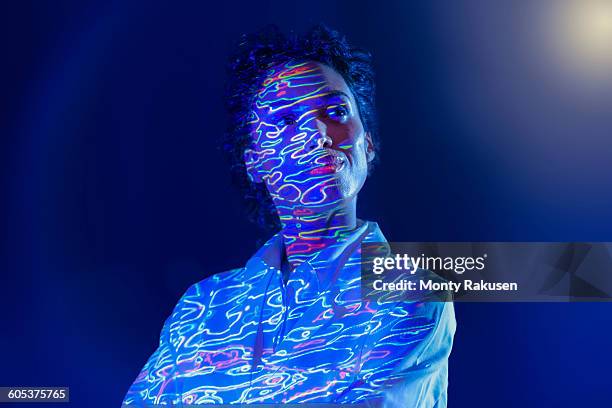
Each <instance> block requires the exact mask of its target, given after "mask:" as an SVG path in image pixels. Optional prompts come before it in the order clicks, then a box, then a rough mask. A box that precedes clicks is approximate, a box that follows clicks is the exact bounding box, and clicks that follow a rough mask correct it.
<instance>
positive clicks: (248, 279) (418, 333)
mask: <svg viewBox="0 0 612 408" xmlns="http://www.w3.org/2000/svg"><path fill="white" fill-rule="evenodd" d="M370 227H371V225H367V224H366V225H364V226H363V227H362V228H360V231H359V232H358V234H357V237H355V236H353V237H352V238H351V245H352V246H351V248H349V249H348V250H344V251H343V253H342V255H339V256H337V257H333V256H332V255H331V254H330V252H333V251H335V250H336V249H337V248H330V249H329V250H325V252H326V253H325V255H326V257H327V259H329V260H330V262H329V265H328V267H329V268H330V269H331V270H332V271H334V273H333V274H334V275H335V276H336V279H335V280H334V282H333V285H331V286H329V287H328V288H326V289H325V288H321V287H317V285H318V284H317V281H316V278H315V276H316V275H314V274H312V273H311V269H309V268H308V267H307V266H306V265H302V266H301V267H299V268H298V269H297V270H296V271H295V274H294V275H292V277H291V279H290V282H289V283H288V284H287V285H283V284H282V276H281V271H280V270H279V265H278V262H279V257H280V251H282V243H281V240H280V236H278V235H277V236H275V237H274V238H273V239H272V240H270V241H268V243H266V245H264V247H263V248H262V250H260V252H259V253H258V254H256V255H255V256H254V257H253V258H251V260H250V261H249V262H248V263H247V266H246V267H245V268H243V269H237V270H233V271H229V272H226V273H223V274H219V275H214V276H213V277H211V278H209V279H206V280H204V281H202V282H200V283H198V284H196V285H194V286H192V287H191V288H190V289H189V290H188V291H187V293H186V294H185V295H184V296H183V298H182V299H181V301H180V302H179V303H178V305H177V306H176V308H175V310H174V313H173V315H172V317H171V318H170V319H169V320H168V321H167V322H166V325H165V327H164V330H163V332H162V336H161V338H162V341H161V343H160V347H159V348H158V350H157V351H156V352H155V354H153V356H152V357H151V358H150V359H149V361H148V362H147V364H146V366H145V368H144V369H143V371H142V373H141V374H140V376H139V377H138V378H137V379H136V382H135V383H134V385H133V386H132V388H131V389H130V391H129V392H128V394H127V396H126V399H125V402H126V403H130V402H139V401H144V402H146V403H155V404H163V403H170V402H172V403H179V402H182V403H188V404H203V403H244V404H248V403H298V402H299V403H305V402H314V403H316V402H328V403H331V402H334V403H356V402H360V401H363V400H366V399H370V398H372V397H375V396H376V395H377V394H378V393H379V392H382V391H384V390H385V389H388V387H390V386H391V385H392V384H397V383H398V382H400V381H402V380H404V379H405V378H409V379H410V381H411V383H412V382H418V380H419V378H420V377H419V376H421V375H423V376H426V377H427V376H432V372H433V371H432V368H431V367H435V364H436V361H437V360H436V359H437V358H440V357H442V356H444V353H445V350H444V349H440V348H437V347H434V348H431V349H426V350H425V351H421V352H419V356H418V359H417V360H418V363H419V367H421V366H422V367H430V368H427V369H423V370H420V369H417V367H412V366H411V364H414V363H413V362H412V360H410V359H409V360H407V358H408V357H407V356H410V355H411V352H412V351H414V350H415V349H419V347H420V345H422V344H424V343H425V342H437V341H439V342H442V344H443V341H442V340H441V339H438V338H436V339H432V338H431V336H432V335H433V334H434V333H435V334H436V336H446V335H447V332H446V331H445V330H446V328H445V327H442V328H440V329H439V330H435V328H436V324H437V321H438V319H439V316H436V312H435V310H439V309H437V306H435V305H434V304H431V303H429V304H424V303H405V302H402V303H388V304H380V303H370V302H367V301H361V300H360V299H359V289H360V279H359V276H360V275H359V274H360V265H359V260H360V255H359V251H354V250H355V248H359V244H360V242H361V241H362V240H363V241H364V242H380V241H381V240H384V237H382V235H381V234H380V231H379V230H378V229H377V228H375V229H374V228H370ZM353 251H354V252H353ZM349 255H350V256H349ZM438 305H439V304H438ZM430 354H434V355H435V356H434V357H435V358H434V359H433V360H430V359H431V358H432V356H431V355H430ZM400 366H401V369H400V368H399V367H400ZM427 378H430V379H429V380H428V381H426V384H428V385H427V387H433V389H427V387H425V388H424V389H422V390H420V392H421V393H425V395H429V394H428V393H429V392H431V393H432V394H431V395H436V393H437V392H438V391H439V390H438V389H437V388H436V387H439V386H440V385H439V383H438V382H437V380H436V378H434V377H427ZM414 394H415V398H417V397H418V394H419V392H415V393H414Z"/></svg>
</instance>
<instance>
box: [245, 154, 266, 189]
mask: <svg viewBox="0 0 612 408" xmlns="http://www.w3.org/2000/svg"><path fill="white" fill-rule="evenodd" d="M242 159H243V160H244V164H245V166H246V172H247V175H248V176H249V180H251V182H253V183H261V182H262V181H263V180H262V178H261V175H260V174H259V163H258V161H259V154H257V151H255V150H253V149H251V148H247V149H245V150H244V154H243V155H242Z"/></svg>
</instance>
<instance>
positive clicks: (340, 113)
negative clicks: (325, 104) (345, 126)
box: [327, 105, 349, 120]
mask: <svg viewBox="0 0 612 408" xmlns="http://www.w3.org/2000/svg"><path fill="white" fill-rule="evenodd" d="M348 115H349V111H348V109H347V108H346V107H344V106H342V105H337V106H330V107H329V108H327V116H329V117H330V118H332V119H338V120H343V119H345V118H346V117H347V116H348Z"/></svg>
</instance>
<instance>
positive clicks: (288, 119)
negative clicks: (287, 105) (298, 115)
mask: <svg viewBox="0 0 612 408" xmlns="http://www.w3.org/2000/svg"><path fill="white" fill-rule="evenodd" d="M296 122H297V120H296V119H295V117H294V116H291V115H287V116H283V117H282V118H280V119H279V120H278V121H277V122H276V125H277V126H279V127H285V126H291V125H295V123H296Z"/></svg>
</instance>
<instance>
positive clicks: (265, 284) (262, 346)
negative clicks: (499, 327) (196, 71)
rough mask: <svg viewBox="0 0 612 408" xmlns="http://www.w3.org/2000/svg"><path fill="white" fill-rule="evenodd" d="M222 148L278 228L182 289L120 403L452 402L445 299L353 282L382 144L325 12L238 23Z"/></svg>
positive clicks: (345, 49)
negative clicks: (398, 294) (301, 30)
mask: <svg viewBox="0 0 612 408" xmlns="http://www.w3.org/2000/svg"><path fill="white" fill-rule="evenodd" d="M230 75H231V78H230V86H229V87H228V95H227V101H228V112H229V114H230V126H229V129H228V133H227V137H226V143H225V147H226V150H227V151H228V152H229V153H230V157H231V158H232V161H233V167H232V168H233V171H234V174H235V176H236V180H237V181H238V183H239V184H240V185H241V186H242V187H243V188H244V189H245V197H246V199H247V202H248V204H249V206H250V207H249V208H251V209H252V215H253V218H254V219H255V220H257V221H259V222H260V223H262V224H263V225H265V226H271V227H274V228H276V229H277V230H278V232H277V233H276V234H275V235H274V236H273V237H272V238H271V239H270V240H269V241H268V242H266V243H265V244H264V245H263V246H262V248H261V249H260V250H259V251H258V252H257V253H256V254H255V255H254V256H253V257H252V258H251V259H250V260H249V261H248V262H247V263H246V265H245V267H243V268H239V269H234V270H230V271H227V272H224V273H220V274H216V275H213V276H211V277H209V278H207V279H204V280H203V281H201V282H198V283H196V284H195V285H193V286H192V287H191V288H189V289H188V290H187V292H186V293H185V294H184V295H183V297H182V298H181V299H180V301H179V302H178V304H177V306H176V307H175V309H174V312H173V313H172V315H171V316H170V317H169V318H168V319H167V321H166V323H165V325H164V328H163V330H162V333H161V339H160V345H159V348H158V349H157V350H156V351H155V353H153V355H152V356H151V357H150V359H149V360H148V362H147V363H146V365H145V367H144V368H143V370H142V372H141V373H140V375H139V376H138V377H137V378H136V381H135V382H134V384H133V385H132V387H131V388H130V390H129V391H128V393H127V395H126V397H125V400H124V404H128V405H132V404H144V403H146V404H177V405H180V404H208V403H217V404H221V403H224V404H229V403H232V404H237V403H243V404H249V403H271V404H284V403H353V404H354V403H360V402H364V403H366V402H367V403H369V404H382V405H385V406H424V407H432V406H436V407H440V406H446V385H447V359H448V355H449V353H450V349H451V344H452V338H453V334H454V330H455V320H454V314H453V308H452V303H428V302H414V301H413V302H395V303H382V302H376V301H371V300H366V299H364V298H362V296H361V290H360V289H361V286H360V246H361V245H363V244H364V243H369V242H370V243H371V242H386V241H385V238H384V236H383V235H382V233H381V231H380V229H379V228H378V226H377V224H376V223H373V222H367V221H362V220H359V219H358V218H357V216H356V209H357V195H358V193H359V191H360V190H361V187H362V186H363V184H364V182H365V180H366V178H367V176H368V172H369V170H370V168H371V164H372V162H373V160H374V158H375V157H376V145H375V136H376V135H375V130H376V128H375V123H376V120H375V110H374V82H373V72H372V68H371V65H370V57H369V55H368V54H367V53H365V52H363V51H360V50H357V49H354V48H352V47H350V46H349V44H348V43H347V42H346V40H345V39H344V38H343V37H341V36H340V35H339V34H338V33H337V32H335V31H331V30H329V29H327V28H325V27H322V26H319V27H316V28H315V29H313V30H312V31H311V32H309V33H308V34H306V35H305V36H302V37H295V36H294V37H292V38H286V37H284V36H283V35H282V34H280V33H279V32H278V30H276V29H268V30H267V31H263V32H261V33H259V34H256V35H251V36H246V37H244V38H243V41H242V42H241V44H240V47H239V49H238V52H237V53H236V55H235V56H234V57H233V58H232V60H231V64H230Z"/></svg>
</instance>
